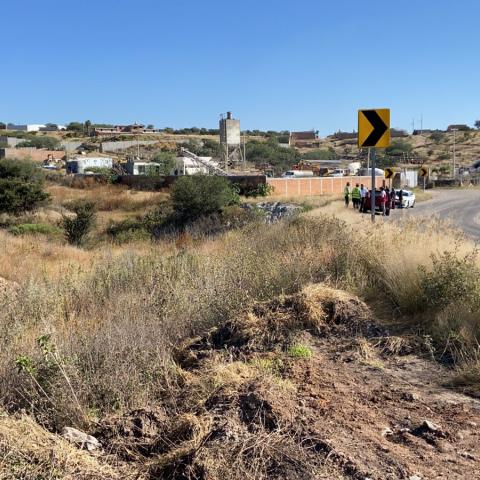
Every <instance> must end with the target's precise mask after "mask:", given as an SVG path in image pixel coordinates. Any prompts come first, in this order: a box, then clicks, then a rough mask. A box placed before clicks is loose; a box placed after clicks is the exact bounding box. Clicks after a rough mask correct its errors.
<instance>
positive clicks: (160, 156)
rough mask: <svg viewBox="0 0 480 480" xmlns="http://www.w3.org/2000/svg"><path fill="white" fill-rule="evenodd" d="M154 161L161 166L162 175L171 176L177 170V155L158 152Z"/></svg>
mask: <svg viewBox="0 0 480 480" xmlns="http://www.w3.org/2000/svg"><path fill="white" fill-rule="evenodd" d="M153 161H154V162H156V163H158V164H160V175H170V172H171V171H172V170H173V169H174V168H175V153H174V152H158V153H157V154H156V155H155V156H154V157H153Z"/></svg>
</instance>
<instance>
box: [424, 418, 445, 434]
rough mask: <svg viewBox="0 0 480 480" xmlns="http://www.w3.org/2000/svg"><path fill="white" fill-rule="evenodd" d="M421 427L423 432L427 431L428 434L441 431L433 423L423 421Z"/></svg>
mask: <svg viewBox="0 0 480 480" xmlns="http://www.w3.org/2000/svg"><path fill="white" fill-rule="evenodd" d="M422 427H423V428H424V429H425V430H428V431H429V432H433V433H435V432H441V431H442V429H441V428H440V427H439V426H438V425H436V424H435V423H433V422H430V421H429V420H424V421H423V423H422Z"/></svg>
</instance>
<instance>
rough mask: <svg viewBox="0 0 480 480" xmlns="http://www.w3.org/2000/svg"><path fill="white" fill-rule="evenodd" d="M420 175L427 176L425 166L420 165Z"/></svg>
mask: <svg viewBox="0 0 480 480" xmlns="http://www.w3.org/2000/svg"><path fill="white" fill-rule="evenodd" d="M420 176H421V177H427V176H428V169H427V168H425V167H422V168H421V169H420Z"/></svg>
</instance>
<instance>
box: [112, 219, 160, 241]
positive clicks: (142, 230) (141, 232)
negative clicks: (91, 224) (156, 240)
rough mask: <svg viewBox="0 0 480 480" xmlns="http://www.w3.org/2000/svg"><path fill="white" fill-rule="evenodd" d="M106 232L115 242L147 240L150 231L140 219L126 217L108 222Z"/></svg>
mask: <svg viewBox="0 0 480 480" xmlns="http://www.w3.org/2000/svg"><path fill="white" fill-rule="evenodd" d="M106 233H107V234H108V236H109V237H110V238H111V239H112V240H113V241H114V242H116V243H128V242H135V241H141V240H148V239H149V238H150V236H151V235H150V232H149V230H148V228H147V227H146V225H145V223H144V222H143V221H142V219H126V220H122V221H120V222H113V221H112V222H110V223H109V225H108V226H107V229H106Z"/></svg>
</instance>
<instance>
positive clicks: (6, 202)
mask: <svg viewBox="0 0 480 480" xmlns="http://www.w3.org/2000/svg"><path fill="white" fill-rule="evenodd" d="M48 198H49V195H48V193H45V192H44V191H43V176H42V172H41V171H40V170H38V168H37V167H36V165H35V164H34V163H32V162H27V161H21V160H15V159H12V160H10V159H8V160H0V212H1V213H13V214H19V213H23V212H26V211H29V210H34V209H35V208H36V207H37V206H38V205H39V204H41V203H43V202H45V201H46V200H47V199H48Z"/></svg>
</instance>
